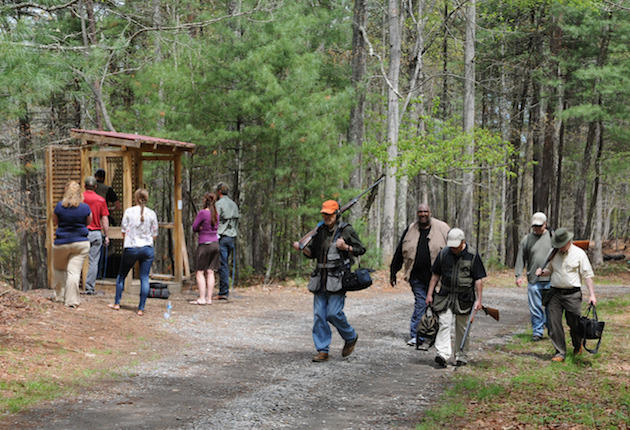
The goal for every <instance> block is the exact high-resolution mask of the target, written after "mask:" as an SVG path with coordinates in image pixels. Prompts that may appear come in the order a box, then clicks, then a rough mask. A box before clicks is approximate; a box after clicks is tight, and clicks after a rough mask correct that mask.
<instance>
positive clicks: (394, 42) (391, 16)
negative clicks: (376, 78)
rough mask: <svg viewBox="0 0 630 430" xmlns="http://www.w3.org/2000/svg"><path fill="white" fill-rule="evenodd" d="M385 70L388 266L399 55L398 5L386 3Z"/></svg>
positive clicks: (385, 237) (391, 251) (385, 255)
mask: <svg viewBox="0 0 630 430" xmlns="http://www.w3.org/2000/svg"><path fill="white" fill-rule="evenodd" d="M387 11H388V21H389V25H388V28H389V71H388V87H387V142H388V147H387V166H386V176H385V207H384V210H383V212H384V214H383V215H384V217H383V231H382V237H383V243H382V250H383V259H384V261H385V263H386V264H389V262H390V260H391V258H392V256H393V255H394V226H395V224H394V221H395V216H396V171H397V169H396V165H395V163H396V158H397V156H398V132H399V127H400V120H399V101H398V98H399V97H398V81H399V77H400V56H401V52H400V49H401V22H400V20H401V14H400V2H399V1H398V0H389V3H388V8H387Z"/></svg>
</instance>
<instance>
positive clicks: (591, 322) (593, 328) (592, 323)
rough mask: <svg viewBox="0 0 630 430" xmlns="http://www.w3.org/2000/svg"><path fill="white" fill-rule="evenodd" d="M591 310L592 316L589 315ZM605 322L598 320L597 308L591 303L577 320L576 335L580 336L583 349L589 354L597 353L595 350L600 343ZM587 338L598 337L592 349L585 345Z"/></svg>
mask: <svg viewBox="0 0 630 430" xmlns="http://www.w3.org/2000/svg"><path fill="white" fill-rule="evenodd" d="M591 311H593V316H592V318H591V317H590V314H591ZM605 324H606V323H605V322H604V321H599V320H598V319H597V310H596V309H595V305H594V304H593V303H590V304H589V306H588V310H587V311H586V315H584V316H581V317H580V319H579V320H578V326H577V331H578V336H580V337H581V338H582V346H583V347H584V349H585V350H587V351H588V352H590V353H591V354H597V351H598V350H599V345H600V344H601V343H602V333H603V332H604V325H605ZM587 339H598V341H597V346H596V347H595V349H594V350H590V349H588V348H587V347H586V340H587Z"/></svg>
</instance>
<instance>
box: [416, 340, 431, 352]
mask: <svg viewBox="0 0 630 430" xmlns="http://www.w3.org/2000/svg"><path fill="white" fill-rule="evenodd" d="M429 347H430V345H429V344H428V343H426V342H422V343H421V344H418V345H416V349H419V350H420V351H428V350H429Z"/></svg>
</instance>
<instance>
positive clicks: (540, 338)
mask: <svg viewBox="0 0 630 430" xmlns="http://www.w3.org/2000/svg"><path fill="white" fill-rule="evenodd" d="M541 340H543V338H542V336H538V335H537V334H535V335H533V336H532V342H539V341H541Z"/></svg>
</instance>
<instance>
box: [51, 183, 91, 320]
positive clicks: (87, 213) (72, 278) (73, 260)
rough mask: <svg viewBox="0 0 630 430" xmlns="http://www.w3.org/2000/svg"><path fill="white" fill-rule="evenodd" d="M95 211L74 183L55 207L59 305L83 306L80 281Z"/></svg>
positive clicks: (54, 244)
mask: <svg viewBox="0 0 630 430" xmlns="http://www.w3.org/2000/svg"><path fill="white" fill-rule="evenodd" d="M91 222H92V211H91V210H90V207H89V206H88V205H87V204H85V203H83V193H82V192H81V186H80V185H79V184H78V183H77V182H75V181H70V182H68V184H67V185H66V189H65V191H64V194H63V199H62V200H61V201H60V202H59V203H57V206H55V211H54V213H53V223H54V224H55V226H56V227H57V230H56V231H55V241H54V242H53V247H52V252H53V269H54V284H55V301H57V302H62V301H63V303H64V304H65V305H66V306H69V307H71V308H76V307H78V306H79V303H80V302H79V278H80V277H81V269H82V268H83V262H84V261H85V257H87V255H88V251H89V250H90V242H89V241H88V229H87V226H88V224H90V223H91Z"/></svg>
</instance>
